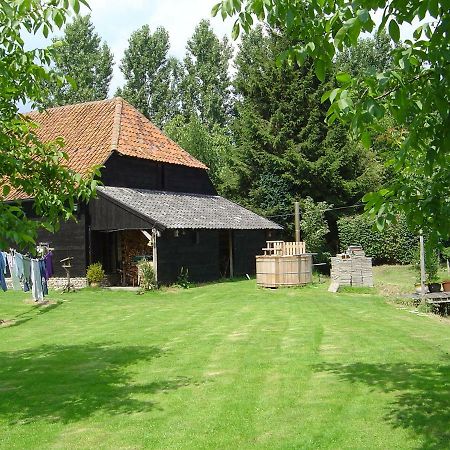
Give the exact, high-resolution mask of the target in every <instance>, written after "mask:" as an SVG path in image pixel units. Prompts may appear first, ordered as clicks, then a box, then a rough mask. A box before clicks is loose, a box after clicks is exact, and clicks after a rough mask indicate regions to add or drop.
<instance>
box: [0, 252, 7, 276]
mask: <svg viewBox="0 0 450 450" xmlns="http://www.w3.org/2000/svg"><path fill="white" fill-rule="evenodd" d="M0 256H2V257H3V261H4V263H5V264H4V266H3V274H4V275H6V269H7V268H8V260H7V258H6V256H7V253H6V252H0Z"/></svg>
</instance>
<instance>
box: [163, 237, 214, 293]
mask: <svg viewBox="0 0 450 450" xmlns="http://www.w3.org/2000/svg"><path fill="white" fill-rule="evenodd" d="M157 249H158V280H159V282H160V283H163V284H171V283H174V282H176V281H177V278H178V276H179V274H180V271H181V268H182V267H184V268H185V269H186V268H187V269H188V270H189V280H190V281H211V280H217V279H219V278H220V270H219V232H218V231H217V230H201V231H199V240H198V243H196V239H195V232H194V231H192V230H185V233H184V234H183V231H180V235H179V237H174V231H173V230H166V231H164V232H163V233H162V234H161V236H160V237H158V239H157Z"/></svg>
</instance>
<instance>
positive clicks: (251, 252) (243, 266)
mask: <svg viewBox="0 0 450 450" xmlns="http://www.w3.org/2000/svg"><path fill="white" fill-rule="evenodd" d="M265 244H266V231H265V230H234V231H233V255H234V258H233V262H234V276H236V277H239V276H244V275H245V274H248V275H255V273H256V262H255V257H256V255H260V254H261V253H262V248H263V247H264V246H265Z"/></svg>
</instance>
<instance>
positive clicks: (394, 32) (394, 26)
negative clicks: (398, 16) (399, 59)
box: [389, 19, 400, 43]
mask: <svg viewBox="0 0 450 450" xmlns="http://www.w3.org/2000/svg"><path fill="white" fill-rule="evenodd" d="M389 36H390V37H391V38H392V40H393V41H394V42H395V43H397V42H399V41H400V28H399V26H398V23H397V22H396V21H395V19H391V21H390V22H389Z"/></svg>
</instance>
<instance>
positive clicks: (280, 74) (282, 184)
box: [227, 27, 380, 222]
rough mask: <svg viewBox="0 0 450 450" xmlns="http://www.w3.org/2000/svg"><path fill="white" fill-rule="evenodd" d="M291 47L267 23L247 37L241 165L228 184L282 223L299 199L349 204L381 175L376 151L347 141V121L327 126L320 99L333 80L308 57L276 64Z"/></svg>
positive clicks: (239, 122) (240, 89)
mask: <svg viewBox="0 0 450 450" xmlns="http://www.w3.org/2000/svg"><path fill="white" fill-rule="evenodd" d="M289 45H290V43H289V41H288V38H287V37H286V36H285V35H283V34H282V33H280V32H275V31H270V30H268V31H267V33H266V32H265V31H264V30H263V28H262V27H257V28H256V29H254V30H253V31H252V32H250V33H249V34H247V35H245V36H243V40H242V44H241V46H240V51H239V53H238V55H237V58H236V67H237V74H236V79H235V83H234V85H235V90H236V93H237V95H238V98H239V101H238V102H237V104H236V110H237V118H236V120H235V123H234V136H235V140H236V144H237V150H236V154H235V158H234V159H235V160H236V161H237V162H236V165H235V168H234V175H233V177H231V178H230V180H229V184H228V188H227V189H228V193H229V195H232V196H234V197H235V198H236V199H237V200H239V201H240V202H242V203H245V204H247V205H248V206H250V207H252V208H253V209H257V210H259V211H260V212H262V213H264V214H267V215H274V214H275V215H280V217H278V218H277V220H278V221H280V222H284V220H283V216H282V215H283V214H285V213H289V212H291V211H290V210H291V205H292V202H293V201H294V199H297V198H305V197H307V196H310V197H311V198H313V199H314V200H315V201H326V202H328V203H332V204H334V205H337V206H339V205H347V204H352V203H355V202H357V201H359V200H360V199H361V197H362V196H363V195H364V193H365V192H367V190H368V189H371V188H374V187H378V186H377V184H378V182H379V178H380V177H379V175H380V174H379V170H380V168H379V164H378V163H377V162H376V161H375V160H374V156H373V154H372V153H371V152H370V151H368V150H365V149H363V148H362V147H361V146H359V145H357V144H355V143H354V142H352V141H350V140H349V138H348V132H347V129H346V127H345V126H343V125H337V124H335V125H332V126H330V125H327V124H326V123H325V117H326V106H325V105H324V104H323V103H322V102H321V96H322V94H323V93H324V92H325V91H327V90H329V89H331V88H332V87H333V83H332V81H330V80H326V81H325V82H320V81H319V80H318V79H317V77H316V76H315V74H314V70H313V67H312V64H311V63H309V62H305V64H303V65H302V66H301V67H299V66H297V65H296V64H295V63H294V64H293V65H292V66H291V65H288V64H286V63H282V64H281V65H280V64H277V62H276V59H277V58H276V57H277V55H278V54H279V53H280V52H282V51H283V49H284V48H287V47H288V46H289ZM286 220H288V219H286ZM289 220H290V219H289Z"/></svg>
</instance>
